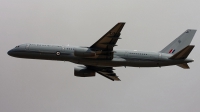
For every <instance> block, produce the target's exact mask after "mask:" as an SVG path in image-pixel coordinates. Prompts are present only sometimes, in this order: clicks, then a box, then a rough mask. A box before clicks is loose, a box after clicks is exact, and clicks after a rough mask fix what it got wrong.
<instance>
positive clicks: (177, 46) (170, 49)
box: [160, 29, 196, 54]
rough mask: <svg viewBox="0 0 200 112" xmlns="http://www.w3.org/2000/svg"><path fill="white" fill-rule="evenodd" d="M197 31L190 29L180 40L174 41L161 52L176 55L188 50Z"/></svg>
mask: <svg viewBox="0 0 200 112" xmlns="http://www.w3.org/2000/svg"><path fill="white" fill-rule="evenodd" d="M195 33H196V30H192V29H188V30H186V31H185V32H184V33H182V34H181V35H180V36H179V37H178V38H176V39H175V40H174V41H172V42H171V43H170V44H169V45H168V46H166V47H165V48H164V49H163V50H161V51H160V52H162V53H167V54H176V53H177V52H179V51H181V50H182V49H184V48H186V47H187V46H188V45H189V44H190V43H191V41H192V39H193V37H194V34H195Z"/></svg>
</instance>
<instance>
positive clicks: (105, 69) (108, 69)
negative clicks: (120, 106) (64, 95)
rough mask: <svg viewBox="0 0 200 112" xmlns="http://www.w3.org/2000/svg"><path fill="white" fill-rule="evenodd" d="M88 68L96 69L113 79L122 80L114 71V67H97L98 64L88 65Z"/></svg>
mask: <svg viewBox="0 0 200 112" xmlns="http://www.w3.org/2000/svg"><path fill="white" fill-rule="evenodd" d="M87 68H89V69H91V70H94V71H96V72H97V73H99V74H100V75H102V76H104V77H106V78H108V79H110V80H112V81H120V79H119V78H118V76H117V75H116V74H115V73H114V72H113V70H114V69H113V68H112V67H97V66H87Z"/></svg>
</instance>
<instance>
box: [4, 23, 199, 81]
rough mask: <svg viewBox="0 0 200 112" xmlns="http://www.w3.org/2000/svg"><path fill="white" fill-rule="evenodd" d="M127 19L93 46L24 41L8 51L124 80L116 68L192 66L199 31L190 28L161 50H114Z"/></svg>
mask: <svg viewBox="0 0 200 112" xmlns="http://www.w3.org/2000/svg"><path fill="white" fill-rule="evenodd" d="M124 25H125V22H119V23H117V24H116V25H115V26H114V27H113V28H112V29H110V30H109V31H108V32H107V33H106V34H105V35H103V36H102V37H101V38H100V39H99V40H98V41H96V42H95V43H94V44H93V45H91V46H90V47H80V46H69V45H68V46H60V45H47V44H30V43H28V44H21V45H18V46H16V47H15V48H13V49H11V50H9V51H8V52H7V54H8V55H10V56H13V57H17V58H28V59H42V60H57V61H69V62H72V63H76V64H81V65H84V66H78V67H75V68H74V75H75V76H78V77H92V76H95V74H96V73H98V74H100V75H102V76H104V77H106V78H108V79H110V80H112V81H120V79H119V77H118V76H117V75H116V73H115V72H114V70H115V69H114V68H113V67H122V66H125V67H127V66H128V67H162V66H171V65H177V66H179V67H182V68H184V69H189V66H188V64H187V63H190V62H193V61H194V60H193V59H190V58H187V57H188V55H189V54H190V52H191V51H192V49H193V48H194V45H190V43H191V41H192V39H193V37H194V35H195V33H196V30H193V29H188V30H186V31H185V32H183V33H182V34H181V35H180V36H179V37H177V38H176V39H175V40H174V41H172V42H171V43H170V44H169V45H167V46H166V47H165V48H163V49H162V50H161V51H158V52H150V51H139V50H119V49H116V50H114V47H115V46H117V45H116V43H117V41H118V39H121V38H120V35H121V31H122V28H123V27H124Z"/></svg>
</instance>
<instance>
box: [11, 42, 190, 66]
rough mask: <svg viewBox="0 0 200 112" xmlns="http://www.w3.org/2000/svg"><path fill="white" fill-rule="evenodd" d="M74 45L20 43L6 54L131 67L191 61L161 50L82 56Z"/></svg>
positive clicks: (120, 51) (84, 63) (122, 51)
mask: <svg viewBox="0 0 200 112" xmlns="http://www.w3.org/2000/svg"><path fill="white" fill-rule="evenodd" d="M76 48H79V47H76V46H59V45H58V46H57V45H42V44H22V45H19V46H16V47H15V48H13V49H11V50H10V51H8V55H10V56H13V57H18V58H28V59H43V60H57V61H69V62H72V63H76V64H83V65H90V66H104V67H105V66H106V67H118V66H131V67H161V66H169V65H177V64H183V63H188V62H193V60H192V59H188V58H187V59H178V60H171V59H169V58H170V57H171V56H172V55H171V54H165V53H161V52H144V51H137V50H132V51H131V50H113V52H114V53H113V58H112V59H110V60H107V59H98V58H83V57H77V56H75V55H74V49H76Z"/></svg>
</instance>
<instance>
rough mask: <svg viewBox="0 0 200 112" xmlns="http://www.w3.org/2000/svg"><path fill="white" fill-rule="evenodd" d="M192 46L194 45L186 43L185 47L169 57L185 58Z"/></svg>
mask: <svg viewBox="0 0 200 112" xmlns="http://www.w3.org/2000/svg"><path fill="white" fill-rule="evenodd" d="M193 48H194V45H188V46H187V47H185V48H184V49H182V50H180V51H179V52H177V53H176V54H175V55H173V56H172V57H170V58H169V59H186V58H187V57H188V55H189V54H190V52H191V51H192V49H193Z"/></svg>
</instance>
